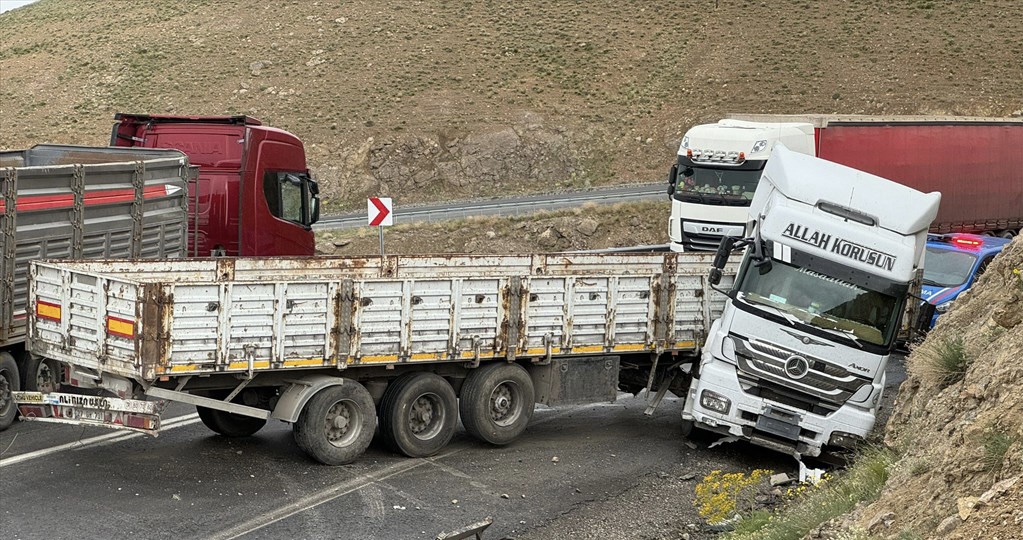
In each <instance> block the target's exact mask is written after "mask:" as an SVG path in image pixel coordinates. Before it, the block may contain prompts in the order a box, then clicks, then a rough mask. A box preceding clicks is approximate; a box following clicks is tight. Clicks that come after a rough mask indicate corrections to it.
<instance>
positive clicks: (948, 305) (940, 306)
mask: <svg viewBox="0 0 1023 540" xmlns="http://www.w3.org/2000/svg"><path fill="white" fill-rule="evenodd" d="M953 302H955V300H949V301H948V302H945V303H944V304H938V305H936V306H934V311H937V312H938V313H945V312H946V311H948V310H949V309H951V308H952V303H953Z"/></svg>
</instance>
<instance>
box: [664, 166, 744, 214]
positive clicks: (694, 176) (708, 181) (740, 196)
mask: <svg viewBox="0 0 1023 540" xmlns="http://www.w3.org/2000/svg"><path fill="white" fill-rule="evenodd" d="M761 172H762V171H761V170H757V169H734V168H732V169H727V168H720V169H714V168H709V167H702V166H694V167H691V166H684V165H680V166H679V173H678V183H677V184H676V189H675V198H676V199H677V200H679V201H683V202H695V203H704V204H718V205H729V206H749V204H750V201H751V200H753V193H754V192H755V191H756V190H757V183H758V182H760V173H761Z"/></svg>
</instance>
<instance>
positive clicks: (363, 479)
mask: <svg viewBox="0 0 1023 540" xmlns="http://www.w3.org/2000/svg"><path fill="white" fill-rule="evenodd" d="M585 407H587V405H582V406H576V407H567V408H565V409H561V410H558V411H556V412H554V411H553V410H552V409H547V410H543V411H542V412H544V413H548V412H550V413H551V414H549V415H548V414H544V415H543V416H544V418H540V419H536V414H535V413H536V412H541V411H539V410H538V411H535V412H534V415H533V420H531V421H530V422H529V425H530V426H535V425H539V424H543V423H545V422H549V421H551V420H554V419H555V418H558V417H561V416H564V415H566V414H568V413H571V412H575V411H578V410H580V409H583V408H585ZM475 447H476V446H473V445H472V444H471V443H469V442H466V443H465V444H462V445H460V446H459V447H457V448H452V449H450V450H448V451H447V452H444V453H443V454H438V455H436V456H433V457H429V458H418V459H416V458H406V459H403V460H401V461H398V462H397V463H393V464H391V465H388V466H386V467H384V468H383V469H380V470H379V471H374V472H370V473H366V474H364V475H361V476H357V477H355V478H352V479H351V480H347V481H345V482H342V483H340V484H336V485H334V486H331V487H328V488H325V489H322V490H320V491H317V492H315V493H312V494H310V495H307V496H305V497H303V498H301V499H299V500H297V501H295V502H292V503H289V504H286V505H284V506H282V507H280V508H278V509H276V510H268V511H266V512H264V513H262V515H260V516H258V517H255V518H252V519H250V520H248V521H244V522H242V523H239V524H238V525H235V526H234V527H231V528H230V529H227V530H224V531H221V532H219V533H216V534H213V535H210V536H209V538H210V539H211V540H233V539H235V538H240V537H242V536H245V535H246V534H249V533H251V532H255V531H258V530H259V529H262V528H264V527H268V526H270V525H273V524H274V523H277V522H279V521H282V520H285V519H287V518H289V517H291V516H294V515H296V514H300V513H302V512H305V511H306V510H311V509H313V508H315V507H317V506H319V505H321V504H323V503H327V502H330V501H332V500H334V499H337V498H339V497H343V496H345V495H348V494H349V493H353V492H356V491H359V490H360V489H363V488H365V487H367V486H370V485H372V484H374V483H377V482H383V481H384V480H387V479H388V478H391V477H393V476H398V475H399V474H401V473H404V472H408V471H411V470H413V469H416V468H419V467H422V466H423V465H427V464H432V465H437V463H436V462H438V461H440V460H442V459H445V458H447V457H450V456H453V455H455V454H458V453H459V452H462V451H464V450H468V449H469V448H475Z"/></svg>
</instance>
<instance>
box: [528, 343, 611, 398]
mask: <svg viewBox="0 0 1023 540" xmlns="http://www.w3.org/2000/svg"><path fill="white" fill-rule="evenodd" d="M620 363H621V358H620V357H618V356H592V357H581V358H555V359H552V360H551V362H550V363H549V364H546V365H536V366H530V368H529V374H530V376H531V377H532V379H533V387H534V388H535V389H536V398H535V400H536V402H537V403H540V404H542V405H547V406H551V407H553V406H557V405H573V404H577V403H597V402H602V401H606V402H611V401H615V398H617V396H618V369H619V364H620Z"/></svg>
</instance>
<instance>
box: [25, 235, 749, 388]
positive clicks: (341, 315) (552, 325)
mask: <svg viewBox="0 0 1023 540" xmlns="http://www.w3.org/2000/svg"><path fill="white" fill-rule="evenodd" d="M709 266H710V255H709V254H701V253H665V254H660V253H658V254H614V255H594V254H549V255H528V256H470V255H448V256H433V257H429V256H427V257H402V256H390V257H384V258H380V257H370V258H343V257H338V258H316V259H287V258H283V259H224V258H221V259H198V260H163V261H140V260H119V261H102V262H99V261H78V262H69V261H45V262H36V263H34V264H33V266H32V269H31V278H32V285H31V289H30V292H31V297H30V306H31V309H32V313H31V316H30V317H29V322H30V329H29V330H30V335H29V340H30V347H31V350H33V352H35V353H36V354H40V355H42V356H45V357H48V358H53V359H55V360H58V361H61V362H65V363H68V364H70V365H72V366H77V367H80V368H86V369H89V370H94V371H95V372H97V373H99V374H102V373H110V374H114V375H118V376H121V377H126V378H129V379H132V380H135V381H137V382H142V383H145V384H146V385H147V386H148V383H151V382H152V381H155V380H156V379H158V378H161V377H167V376H188V375H210V374H216V373H242V374H248V375H249V376H252V375H254V374H256V373H258V372H265V371H277V370H300V369H321V370H322V369H323V368H331V369H335V370H343V369H347V368H350V367H357V366H364V365H394V364H401V363H429V362H452V361H457V362H480V361H485V360H490V359H496V358H502V359H509V360H512V359H515V358H518V357H552V356H582V355H586V356H593V355H597V354H622V353H642V352H648V353H663V352H679V351H695V350H696V349H697V348H698V346H699V344H700V343H702V340H703V339H704V336H705V335H706V334H707V332H708V330H709V326H710V323H711V321H712V320H713V319H714V318H715V317H716V316H717V315H718V314H719V313H720V311H721V309H722V307H723V304H724V296H723V295H721V294H720V293H717V292H715V291H713V290H712V289H711V288H710V287H709V286H708V284H707V281H706V273H707V269H708V268H709ZM734 270H735V268H734V267H733V268H730V269H728V272H726V281H727V280H730V279H731V276H732V275H734Z"/></svg>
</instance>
